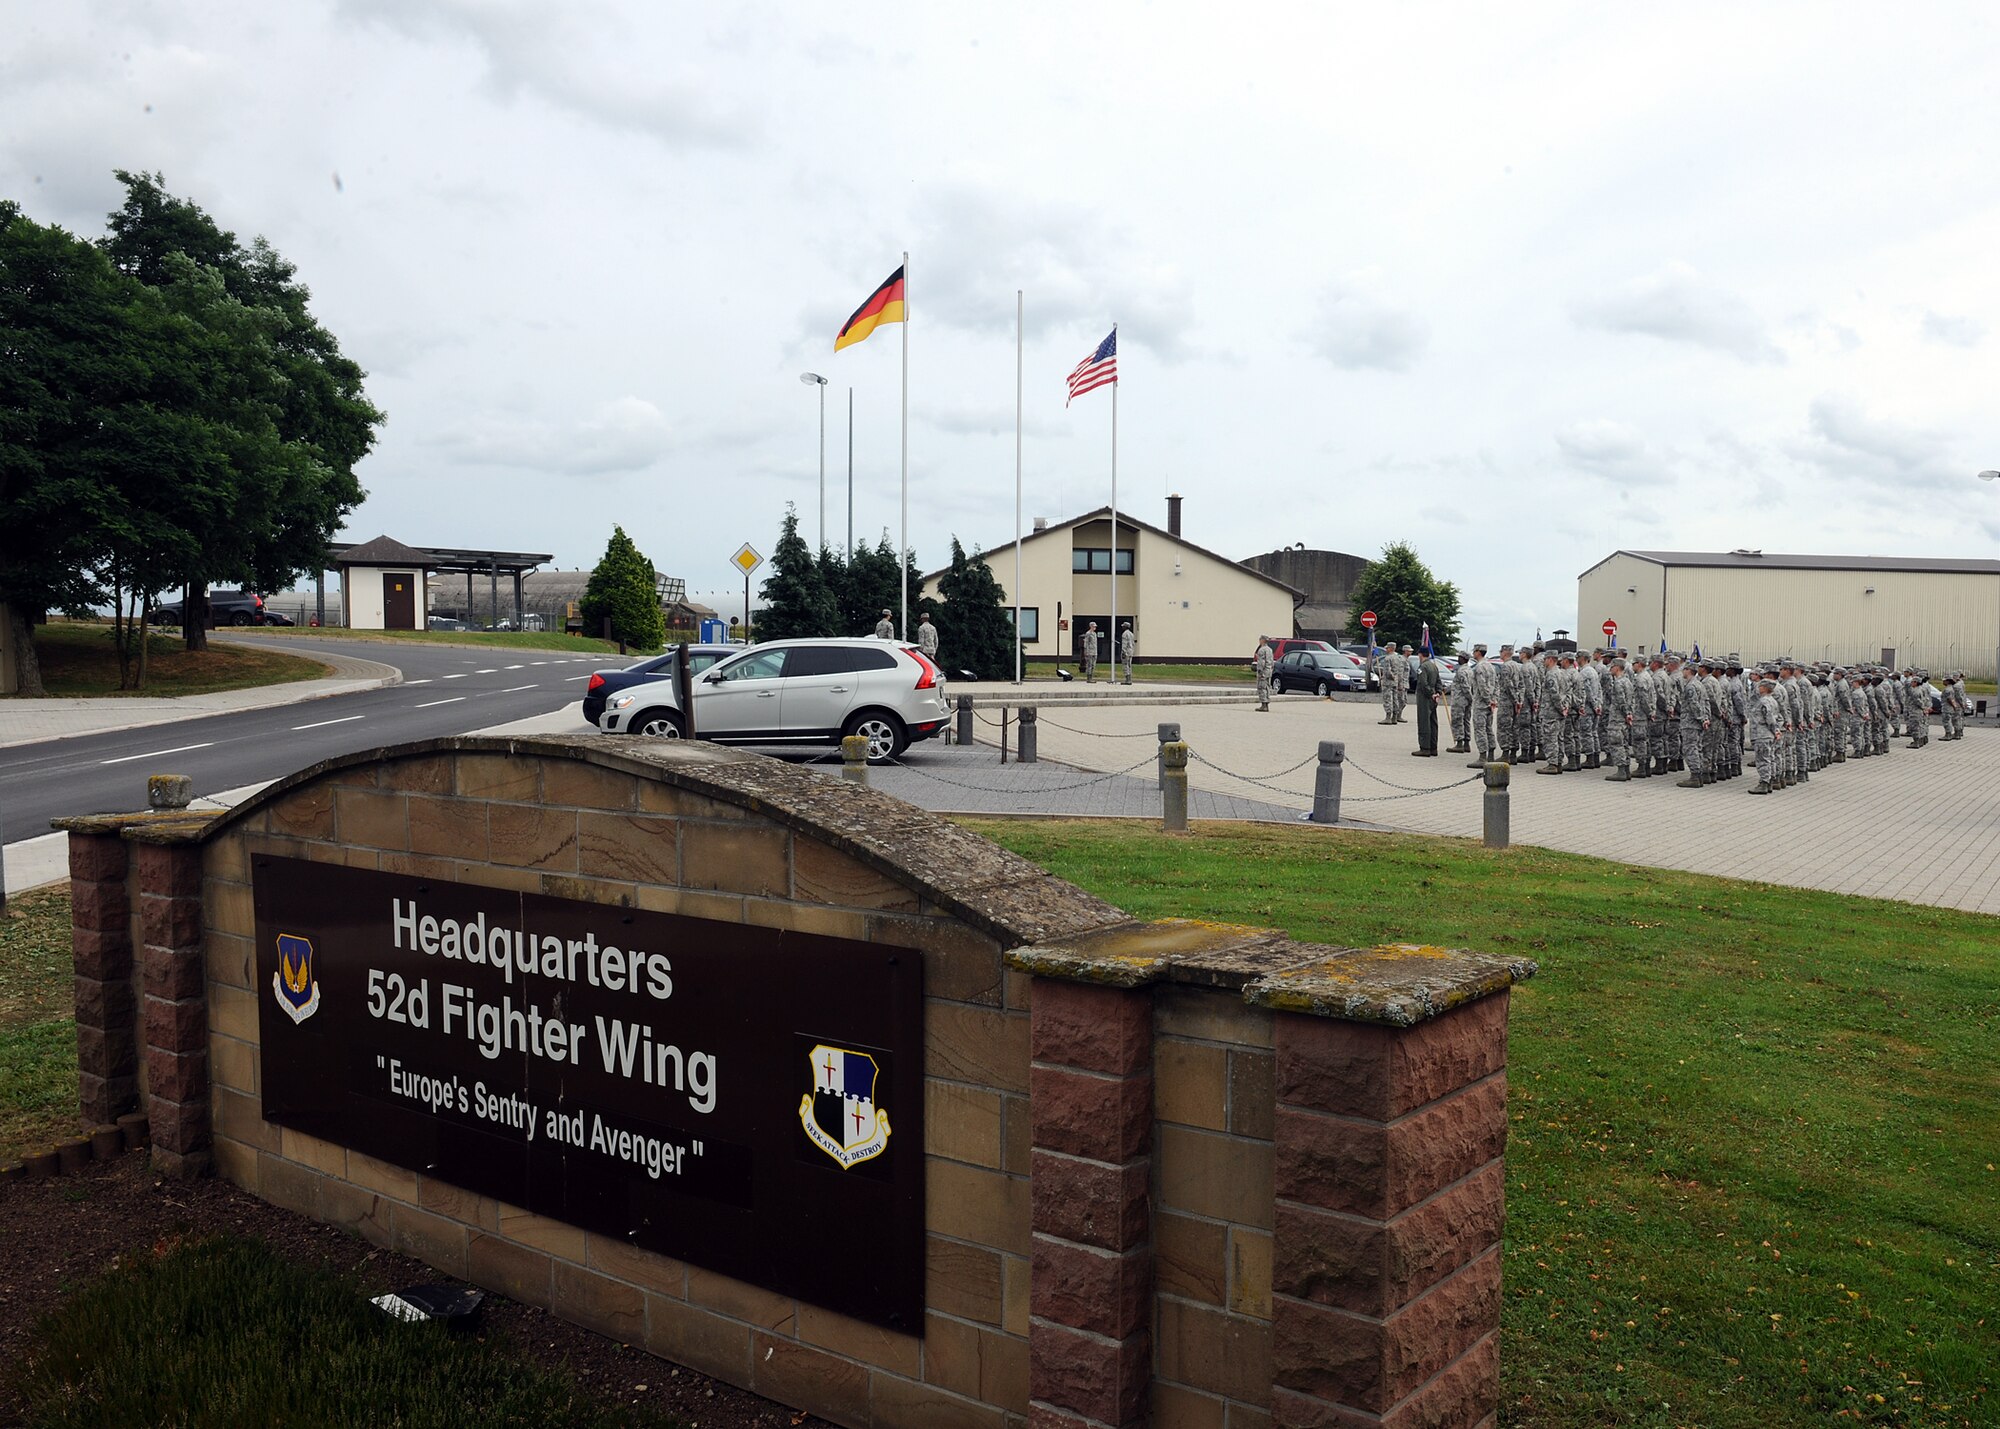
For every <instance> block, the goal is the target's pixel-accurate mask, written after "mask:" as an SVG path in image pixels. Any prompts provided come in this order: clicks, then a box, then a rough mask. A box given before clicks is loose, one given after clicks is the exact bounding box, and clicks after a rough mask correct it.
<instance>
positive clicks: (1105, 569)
mask: <svg viewBox="0 0 2000 1429" xmlns="http://www.w3.org/2000/svg"><path fill="white" fill-rule="evenodd" d="M1069 568H1070V570H1071V571H1073V572H1075V573H1077V574H1080V575H1093V576H1106V575H1110V574H1111V548H1110V547H1109V546H1078V547H1076V548H1075V549H1074V550H1072V551H1071V552H1070V553H1069ZM1118 574H1119V575H1121V576H1129V575H1131V574H1132V552H1131V551H1130V550H1129V549H1126V548H1120V550H1119V552H1118Z"/></svg>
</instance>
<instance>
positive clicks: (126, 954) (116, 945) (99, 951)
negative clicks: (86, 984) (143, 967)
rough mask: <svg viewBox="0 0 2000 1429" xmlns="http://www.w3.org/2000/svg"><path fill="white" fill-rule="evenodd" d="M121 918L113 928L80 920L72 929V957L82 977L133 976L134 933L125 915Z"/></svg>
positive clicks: (110, 978)
mask: <svg viewBox="0 0 2000 1429" xmlns="http://www.w3.org/2000/svg"><path fill="white" fill-rule="evenodd" d="M71 886H72V887H74V885H71ZM118 922H119V926H118V927H117V928H115V929H113V930H112V931H110V932H106V931H104V930H102V929H98V928H86V927H84V926H83V925H82V924H80V923H79V924H77V925H75V926H74V927H72V928H71V929H70V933H69V948H70V961H71V964H72V966H73V967H74V969H75V971H76V975H77V976H78V977H87V978H96V979H97V980H99V981H101V982H117V981H119V980H121V979H124V978H128V977H130V976H131V974H132V935H131V933H130V932H129V931H128V929H127V925H126V920H125V919H124V918H123V917H122V916H121V917H120V918H119V920H118Z"/></svg>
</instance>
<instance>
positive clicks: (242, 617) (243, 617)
mask: <svg viewBox="0 0 2000 1429" xmlns="http://www.w3.org/2000/svg"><path fill="white" fill-rule="evenodd" d="M229 623H230V624H231V625H248V624H249V623H250V617H249V615H248V614H247V613H246V612H244V611H241V610H239V611H237V612H236V614H234V615H232V616H230V617H229Z"/></svg>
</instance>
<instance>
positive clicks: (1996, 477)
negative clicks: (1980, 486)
mask: <svg viewBox="0 0 2000 1429" xmlns="http://www.w3.org/2000/svg"><path fill="white" fill-rule="evenodd" d="M1979 479H1980V480H1981V481H2000V471H1982V472H1980V473H1979Z"/></svg>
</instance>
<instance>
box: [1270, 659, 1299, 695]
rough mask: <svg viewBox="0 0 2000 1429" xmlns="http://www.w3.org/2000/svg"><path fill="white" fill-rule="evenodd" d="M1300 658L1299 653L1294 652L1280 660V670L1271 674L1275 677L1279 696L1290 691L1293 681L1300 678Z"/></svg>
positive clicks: (1274, 680)
mask: <svg viewBox="0 0 2000 1429" xmlns="http://www.w3.org/2000/svg"><path fill="white" fill-rule="evenodd" d="M1299 658H1300V657H1299V652H1298V651H1296V650H1294V651H1292V652H1291V654H1289V655H1287V656H1285V658H1284V659H1282V660H1280V661H1279V662H1278V668H1277V669H1276V670H1274V671H1272V672H1271V673H1272V675H1273V677H1274V679H1273V682H1274V683H1275V684H1276V685H1277V688H1278V693H1279V694H1281V695H1282V694H1283V693H1284V692H1285V691H1286V690H1288V689H1290V688H1291V687H1292V681H1294V680H1296V679H1297V678H1298V676H1299Z"/></svg>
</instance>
